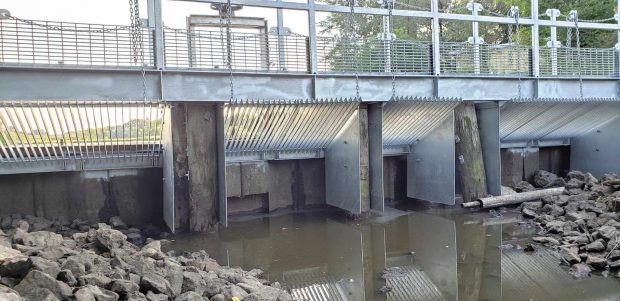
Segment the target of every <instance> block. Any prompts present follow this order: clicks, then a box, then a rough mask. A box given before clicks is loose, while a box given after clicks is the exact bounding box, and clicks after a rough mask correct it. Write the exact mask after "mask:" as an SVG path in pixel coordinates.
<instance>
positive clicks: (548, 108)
mask: <svg viewBox="0 0 620 301" xmlns="http://www.w3.org/2000/svg"><path fill="white" fill-rule="evenodd" d="M619 116H620V103H616V102H587V103H586V102H519V103H517V102H508V103H506V104H504V105H503V106H502V107H501V109H500V137H501V140H502V142H522V141H530V140H553V139H565V138H572V137H578V136H580V135H583V134H587V133H589V132H591V131H592V130H594V129H596V128H597V127H600V126H601V125H603V124H605V123H607V122H610V121H611V120H613V119H615V118H618V117H619Z"/></svg>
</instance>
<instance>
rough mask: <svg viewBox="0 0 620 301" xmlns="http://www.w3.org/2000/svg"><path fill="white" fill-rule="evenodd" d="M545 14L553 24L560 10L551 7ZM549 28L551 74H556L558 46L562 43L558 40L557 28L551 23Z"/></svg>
mask: <svg viewBox="0 0 620 301" xmlns="http://www.w3.org/2000/svg"><path fill="white" fill-rule="evenodd" d="M546 14H547V16H549V17H550V18H551V21H552V22H553V23H554V24H555V22H556V21H557V18H558V16H559V15H560V11H559V10H557V9H555V8H552V9H548V10H547V12H546ZM550 28H551V40H550V41H549V42H547V47H549V48H551V74H552V75H558V48H559V47H562V43H561V42H560V41H558V28H557V27H556V26H555V25H553V26H551V27H550Z"/></svg>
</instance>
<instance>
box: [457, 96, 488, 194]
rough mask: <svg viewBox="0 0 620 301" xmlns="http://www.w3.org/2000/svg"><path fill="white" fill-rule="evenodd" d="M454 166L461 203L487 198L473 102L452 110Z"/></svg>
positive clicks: (464, 103) (465, 102) (466, 102)
mask: <svg viewBox="0 0 620 301" xmlns="http://www.w3.org/2000/svg"><path fill="white" fill-rule="evenodd" d="M454 123H455V124H454V128H455V135H456V166H457V171H458V175H459V179H460V183H461V191H462V193H463V202H471V201H474V200H476V199H478V198H480V197H484V196H487V185H486V175H485V172H484V159H483V157H482V146H481V144H480V133H479V132H478V119H477V118H476V108H475V106H474V102H473V101H464V102H463V103H461V104H460V105H458V106H457V107H456V108H455V109H454Z"/></svg>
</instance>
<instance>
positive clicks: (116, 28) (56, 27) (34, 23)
mask: <svg viewBox="0 0 620 301" xmlns="http://www.w3.org/2000/svg"><path fill="white" fill-rule="evenodd" d="M7 18H8V19H10V20H13V21H17V22H21V23H24V24H28V25H32V26H37V27H41V28H45V29H49V30H58V31H66V32H88V33H107V32H113V31H120V30H126V29H131V26H127V25H124V26H116V25H107V26H114V27H112V28H104V29H75V28H65V27H63V26H62V25H49V24H44V23H39V22H37V21H35V20H28V19H22V18H18V17H15V16H8V17H7ZM89 25H90V24H89ZM101 26H106V25H104V24H101Z"/></svg>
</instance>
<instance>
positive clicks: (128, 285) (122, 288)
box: [110, 279, 140, 297]
mask: <svg viewBox="0 0 620 301" xmlns="http://www.w3.org/2000/svg"><path fill="white" fill-rule="evenodd" d="M139 289H140V286H139V285H138V284H136V283H134V282H133V281H130V280H122V279H116V280H114V281H112V284H111V285H110V290H111V291H113V292H115V293H117V294H119V296H121V297H126V296H130V295H132V294H133V293H134V292H137V291H138V290H139Z"/></svg>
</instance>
